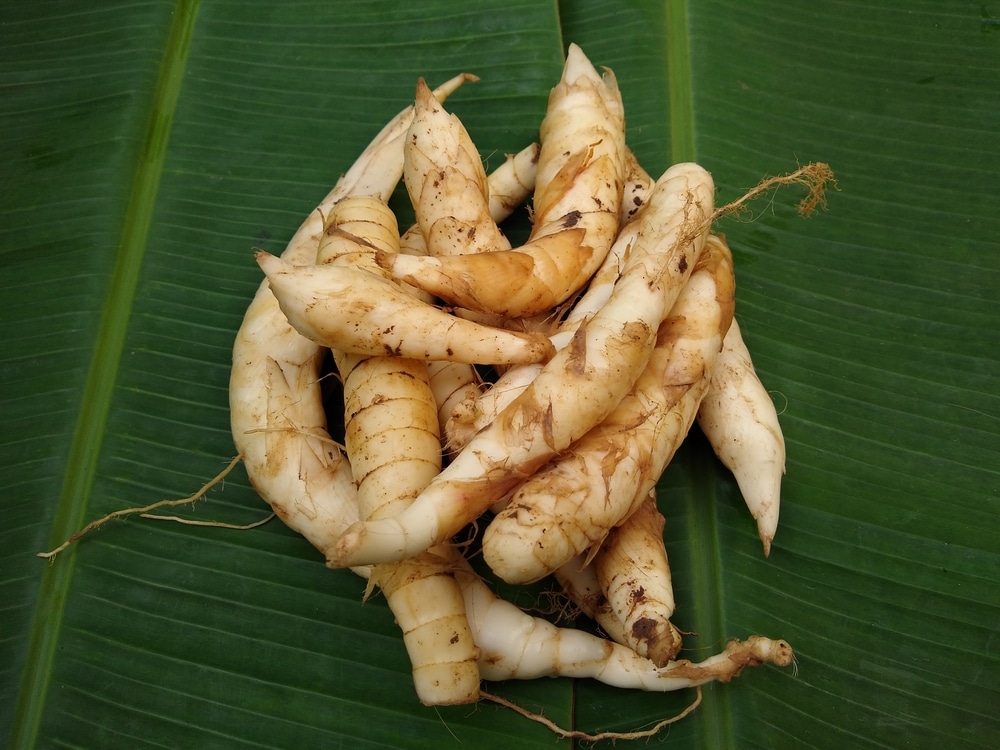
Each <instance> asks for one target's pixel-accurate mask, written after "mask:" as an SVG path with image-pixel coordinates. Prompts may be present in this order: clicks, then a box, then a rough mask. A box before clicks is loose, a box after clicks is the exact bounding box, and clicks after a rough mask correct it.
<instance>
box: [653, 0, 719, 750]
mask: <svg viewBox="0 0 1000 750" xmlns="http://www.w3.org/2000/svg"><path fill="white" fill-rule="evenodd" d="M666 16H667V48H666V56H667V81H668V87H669V89H668V93H669V100H670V146H671V151H670V157H671V162H672V163H674V164H676V163H678V162H687V161H691V162H696V161H697V149H696V145H695V132H696V130H695V111H694V82H693V76H692V69H691V26H690V22H689V18H688V4H687V0H670V2H667V4H666ZM695 454H698V455H695ZM679 458H680V456H679ZM683 458H684V459H685V460H684V461H683V470H684V473H685V475H686V477H687V482H688V492H687V493H686V496H687V502H688V507H687V511H686V514H685V515H686V516H687V517H688V518H689V519H692V522H691V524H690V526H689V534H690V540H689V541H690V543H691V549H692V557H691V566H692V578H693V586H692V596H693V598H694V601H693V602H692V603H691V607H692V611H694V612H697V613H698V620H699V622H700V623H701V626H700V627H699V629H698V633H697V634H695V635H694V637H693V640H694V649H695V650H694V651H693V653H701V654H704V653H710V652H711V650H712V649H713V648H717V647H718V643H719V638H720V636H722V635H724V634H725V627H726V626H725V612H724V610H723V602H722V558H721V556H720V554H719V522H718V518H717V514H716V507H715V502H714V499H715V496H716V492H717V487H716V482H715V470H716V467H715V465H714V460H713V459H712V458H711V457H710V456H708V455H706V453H705V452H704V451H685V452H684V453H683ZM731 711H732V706H731V705H730V702H729V699H728V694H727V693H726V692H724V691H721V690H717V691H714V694H713V695H711V696H710V700H706V701H704V702H703V703H702V705H701V707H700V709H699V711H698V712H697V713H696V714H695V716H694V717H693V718H694V720H696V721H698V722H700V724H701V736H702V737H703V741H704V744H705V747H713V748H725V747H734V746H735V737H734V734H733V726H732V721H731V718H730V717H731V716H732V713H731Z"/></svg>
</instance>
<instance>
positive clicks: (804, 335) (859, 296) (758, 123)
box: [0, 0, 1000, 750]
mask: <svg viewBox="0 0 1000 750" xmlns="http://www.w3.org/2000/svg"><path fill="white" fill-rule="evenodd" d="M570 42H577V43H579V44H580V45H581V46H582V47H583V49H584V51H585V52H586V53H587V54H588V56H589V57H590V58H591V59H592V60H593V61H594V62H595V64H597V65H601V66H608V67H610V68H612V69H613V70H614V71H615V73H616V75H617V78H618V80H619V83H620V86H621V89H622V92H623V95H624V99H625V105H626V112H627V118H628V138H629V142H630V144H631V146H632V148H633V150H634V151H635V152H636V154H637V155H638V157H639V160H640V162H641V163H642V164H643V165H644V166H645V167H646V169H647V170H648V171H649V172H650V173H652V174H659V173H660V172H662V171H663V170H664V169H665V168H666V167H667V166H668V165H669V164H671V163H672V162H675V161H679V160H697V161H698V162H699V163H701V164H703V165H704V166H705V167H706V168H708V169H709V170H710V171H711V172H712V173H713V176H714V178H715V180H716V185H717V194H718V203H719V204H722V203H726V202H729V201H731V200H733V199H735V198H737V197H739V196H740V195H742V194H743V193H744V192H745V191H746V190H747V189H749V188H751V187H753V186H754V185H755V184H756V183H757V182H758V181H759V180H760V179H761V178H762V177H765V176H773V175H776V174H780V173H785V172H789V171H792V170H794V169H795V168H796V167H797V166H799V165H802V164H806V163H808V162H811V161H822V162H826V163H829V164H830V165H831V167H832V168H833V170H834V172H835V173H836V176H837V180H838V187H839V189H838V190H837V191H834V192H830V193H829V194H828V205H827V210H826V211H823V212H818V213H816V214H815V215H813V216H812V217H811V218H807V219H804V218H800V217H799V216H798V215H797V213H796V210H795V205H796V203H797V201H798V200H799V199H800V198H801V197H802V193H801V191H800V190H798V189H797V188H795V187H789V188H782V189H779V190H776V191H772V192H769V193H768V194H767V195H766V196H765V197H764V198H762V199H759V200H758V201H756V202H754V203H752V204H750V205H749V207H748V209H747V210H746V211H744V212H743V213H741V214H739V215H736V216H732V217H730V218H726V219H723V220H721V221H720V222H719V224H718V225H717V227H716V228H717V230H718V231H722V232H724V233H725V234H726V236H727V238H728V240H729V242H730V244H731V246H732V248H733V252H734V256H735V260H736V272H737V317H738V319H739V320H740V322H741V324H742V326H743V330H744V333H745V336H746V339H747V341H748V344H749V346H750V349H751V351H752V352H753V354H754V359H755V363H756V365H757V368H758V372H759V374H760V375H761V378H762V379H763V380H764V381H765V383H766V384H767V386H768V387H769V388H770V389H771V390H772V391H773V393H774V395H775V400H776V402H777V403H778V405H779V408H780V410H781V421H782V425H783V428H784V430H785V436H786V440H787V447H788V461H787V475H786V478H785V483H784V487H783V496H782V512H781V524H780V526H779V531H778V534H777V537H776V539H775V542H774V547H773V549H772V552H771V555H770V557H769V558H767V559H765V558H764V556H763V554H762V551H761V547H760V543H759V541H758V540H757V538H756V532H755V528H754V525H753V522H752V520H751V519H750V516H749V514H748V512H747V511H746V509H745V508H744V507H743V504H742V500H741V498H740V495H739V492H738V489H737V488H736V485H735V482H734V481H733V479H732V478H731V476H729V474H728V473H727V472H726V470H725V469H724V468H723V467H722V466H721V464H719V463H718V461H717V460H716V459H715V458H714V456H713V455H712V453H711V451H710V449H709V448H708V446H707V443H706V441H705V440H704V438H703V437H701V436H700V435H699V434H698V433H697V431H692V434H691V435H690V436H689V439H688V440H687V441H686V443H685V446H684V447H683V449H682V450H681V451H680V453H679V454H678V456H677V457H676V459H675V461H674V462H673V463H672V464H671V466H670V467H669V468H668V470H667V472H666V473H665V474H664V476H663V479H662V480H661V483H660V493H659V494H660V504H661V506H662V508H663V510H664V512H665V514H666V515H667V518H668V524H667V530H666V532H665V533H666V539H667V543H668V549H669V552H670V556H671V563H672V568H673V575H674V582H675V588H676V596H677V600H678V611H677V615H676V622H677V624H678V626H679V627H681V628H682V629H683V630H684V631H686V632H687V633H688V635H687V636H686V641H685V646H686V648H685V651H684V652H683V656H685V657H686V658H691V659H695V660H700V659H702V658H705V657H707V656H709V655H710V654H712V653H715V652H717V651H719V650H721V648H722V647H723V645H724V643H725V642H726V639H728V638H733V637H736V638H742V637H746V636H747V635H749V634H752V633H761V634H764V635H768V636H771V637H775V638H784V639H787V640H788V641H789V642H790V643H791V644H792V645H793V647H794V648H795V651H796V655H797V660H796V664H795V666H794V668H786V669H779V668H777V667H772V666H763V667H759V668H755V669H749V670H747V671H745V672H744V673H743V674H742V675H741V676H740V677H739V678H737V679H735V680H733V681H732V682H730V683H727V684H716V685H710V686H706V687H705V689H704V690H703V697H702V702H701V705H700V706H699V707H698V708H697V710H696V711H694V712H693V713H692V714H691V715H689V716H687V717H686V718H684V719H683V720H681V721H679V722H677V723H675V724H672V725H671V726H670V727H669V728H665V729H663V730H662V731H661V732H660V733H658V734H657V735H656V737H655V738H654V739H653V740H640V742H644V743H645V742H652V743H653V744H658V743H659V742H661V741H662V742H667V743H669V744H670V746H672V747H675V748H695V747H697V748H727V747H731V748H752V747H767V748H845V747H852V748H876V747H898V748H904V747H905V748H924V747H926V748H938V747H942V746H944V747H948V748H951V749H952V750H958V748H987V747H989V748H993V747H997V746H1000V711H998V707H1000V520H998V512H1000V478H998V473H997V466H998V465H1000V450H998V449H1000V439H998V433H1000V388H998V385H997V384H998V379H997V372H998V356H997V351H998V349H1000V347H998V344H1000V339H998V337H997V334H996V326H997V322H998V320H1000V294H998V290H1000V252H998V243H997V237H998V236H1000V219H998V215H1000V214H998V211H997V208H998V205H1000V203H998V197H1000V191H998V189H997V175H998V174H1000V141H998V139H997V137H996V132H997V127H998V125H1000V118H998V115H1000V104H998V102H1000V4H997V3H995V2H992V1H989V2H975V3H973V2H950V3H944V2H940V1H939V0H933V1H932V0H905V1H904V0H891V1H890V2H886V3H869V2H863V1H862V0H830V1H829V2H791V1H790V0H781V1H780V2H764V1H763V0H744V1H743V2H735V1H734V0H729V1H728V2H726V1H725V0H703V1H702V2H695V1H692V2H678V1H674V0H667V1H666V2H663V1H662V0H661V2H630V3H616V4H613V3H607V2H596V1H595V0H585V1H583V2H572V3H570V2H565V3H562V4H558V5H557V4H556V3H553V2H529V1H528V0H506V1H505V2H494V1H488V2H472V3H464V4H462V3H452V2H444V1H443V0H427V1H426V2H400V1H399V0H393V1H391V2H386V1H381V0H373V1H372V2H346V0H343V1H340V2H336V1H333V2H331V1H330V0H326V1H324V0H297V1H296V2H289V3H275V2H263V1H262V0H242V2H235V1H234V0H203V1H202V2H199V1H198V0H176V1H175V2H167V1H166V0H164V2H138V3H137V2H121V0H104V1H103V2H97V3H90V2H82V1H78V2H71V1H68V0H65V1H59V0H33V1H32V2H31V3H28V2H25V1H24V0H21V1H20V2H10V3H5V4H4V7H3V8H0V76H2V77H0V87H2V98H0V114H2V118H0V138H2V144H3V146H2V148H0V158H2V163H0V216H2V223H0V237H2V241H0V253H2V259H3V269H4V272H3V274H2V276H0V287H2V292H0V331H2V352H0V418H2V434H0V444H2V450H0V486H2V487H3V488H4V491H3V496H2V501H0V502H2V512H3V514H4V518H5V521H6V523H5V525H4V527H3V530H2V531H0V602H2V604H0V607H2V615H0V743H2V744H3V745H5V746H9V747H16V748H29V747H39V748H54V747H79V748H154V747H155V748H208V747H211V748H301V747H324V748H337V747H345V748H376V747H396V748H448V747H474V748H494V747H496V748H501V747H502V748H507V747H511V746H514V745H516V746H517V747H522V748H529V747H545V748H550V747H571V746H573V745H574V742H575V743H577V744H579V745H581V746H589V743H586V742H583V741H580V740H573V739H568V738H564V739H558V738H557V737H556V736H554V735H553V734H552V733H551V731H550V730H549V729H548V728H546V727H544V726H542V725H541V724H538V723H535V722H531V721H529V720H527V719H525V718H523V717H521V716H519V715H517V714H515V713H513V712H512V711H510V710H509V709H507V708H503V707H500V706H498V705H496V704H493V703H487V702H481V703H480V704H478V705H475V706H461V707H447V708H428V707H424V706H422V705H420V704H419V702H418V701H417V699H416V697H415V695H414V693H413V690H412V684H411V682H410V676H409V666H408V663H407V659H406V654H405V652H404V650H403V646H402V642H401V639H400V638H399V636H398V633H397V631H396V627H395V625H394V623H393V621H392V617H391V614H390V613H389V610H388V609H387V608H386V607H385V605H384V602H383V601H382V600H381V598H380V597H378V596H375V597H373V598H371V599H369V600H367V601H364V602H363V601H362V594H363V583H362V581H361V580H360V579H359V578H357V577H355V576H353V575H352V574H351V573H350V572H348V571H331V570H329V569H327V568H326V567H325V566H324V564H323V560H322V558H321V557H320V555H319V554H318V553H317V552H316V551H315V550H314V549H313V548H312V547H310V545H309V544H308V543H307V542H305V540H303V539H301V538H300V537H298V536H297V535H295V534H294V533H292V532H291V531H289V530H288V529H286V528H285V527H283V526H282V525H281V524H280V523H278V522H277V521H273V522H271V523H268V524H265V525H263V526H260V527H257V528H254V529H250V530H246V531H232V530H225V529H219V528H204V527H197V526H190V525H181V524H177V523H166V522H162V521H153V520H144V519H140V518H137V517H131V518H129V519H128V520H116V521H112V522H109V523H107V524H105V525H103V526H102V527H100V528H99V529H97V530H95V531H93V532H92V533H90V534H88V535H87V536H85V537H83V538H82V539H81V540H80V541H79V542H78V543H76V544H74V545H73V546H71V547H69V548H68V549H66V550H65V551H64V552H62V553H60V554H59V555H58V556H56V557H55V558H54V559H52V560H50V561H46V560H43V559H41V558H40V557H38V556H37V553H38V552H41V551H44V550H48V549H51V548H53V547H55V546H56V545H58V544H59V543H60V542H62V541H63V540H65V539H66V538H67V537H69V536H70V535H71V534H73V533H74V532H75V531H76V530H77V529H79V528H81V527H83V526H84V525H85V524H87V523H88V522H90V521H92V520H94V519H96V518H99V517H101V516H103V515H104V514H107V513H110V512H112V511H115V510H119V509H123V508H129V507H135V506H142V505H146V504H149V503H152V502H155V501H157V500H160V499H163V498H180V497H184V496H187V495H189V494H191V493H192V492H194V491H195V490H197V489H198V488H199V487H200V486H201V485H202V484H203V483H204V482H205V481H206V480H207V479H209V478H210V477H212V476H214V475H215V474H217V473H218V472H219V471H220V470H221V469H222V468H223V467H224V466H225V465H226V463H227V462H228V461H229V459H230V458H231V457H232V456H233V454H234V448H233V444H232V439H231V436H230V434H229V415H228V402H227V384H228V376H229V364H230V351H231V346H232V341H233V337H234V334H235V332H236V329H237V328H238V326H239V324H240V321H241V318H242V314H243V311H244V310H245V308H246V305H247V303H248V301H249V299H250V297H251V296H252V294H253V291H254V289H255V287H256V286H257V284H258V283H259V281H260V272H259V270H258V268H257V266H256V264H255V263H254V262H253V248H257V247H260V248H264V249H266V250H269V251H271V252H280V251H281V250H282V249H283V247H284V244H285V242H286V241H287V240H288V238H289V237H290V236H291V234H292V233H293V232H294V231H295V229H296V228H297V227H298V225H299V223H300V222H301V221H302V219H303V218H304V217H305V216H306V215H307V214H308V212H309V211H310V210H311V209H312V208H313V206H315V204H316V203H317V202H318V201H319V199H320V198H322V197H323V195H325V193H326V192H327V190H328V189H329V188H330V187H331V186H332V185H333V183H334V182H335V181H336V179H337V176H338V175H339V174H340V173H341V172H343V171H344V170H346V169H347V168H348V167H349V166H350V164H351V162H352V161H353V159H354V157H355V156H356V155H357V154H358V153H359V152H360V150H361V149H362V148H363V147H364V146H365V145H366V144H367V142H368V141H369V140H370V139H371V137H372V136H373V135H374V134H375V133H376V132H377V131H378V129H379V128H380V127H381V126H382V124H384V123H385V122H386V121H387V120H388V119H389V118H390V117H391V116H392V115H394V114H395V113H396V112H397V111H399V110H400V109H402V108H403V107H404V106H406V105H407V104H408V103H409V101H410V100H411V98H412V95H413V87H414V83H415V81H416V79H417V77H418V76H424V77H425V78H426V79H427V80H428V81H429V82H431V83H432V84H436V83H439V82H441V81H443V80H445V79H446V78H449V77H451V76H452V75H454V74H455V73H457V72H460V71H468V72H472V73H475V74H477V75H479V76H480V77H481V81H480V82H479V83H476V84H474V85H473V84H468V85H466V86H465V87H463V88H462V89H461V90H459V91H458V92H457V93H456V94H454V95H453V97H452V98H451V99H450V100H449V104H448V108H449V109H450V110H451V111H454V112H455V113H456V114H458V115H459V116H460V117H461V118H462V119H463V121H464V122H465V123H466V126H467V127H468V129H469V131H470V132H471V134H472V136H473V138H474V139H475V140H476V143H477V146H478V147H479V149H480V151H481V153H482V155H483V157H484V159H485V160H486V161H487V163H492V164H496V163H498V162H499V160H500V159H501V158H502V155H503V154H504V153H505V152H513V151H516V150H518V149H520V148H521V147H523V146H525V145H527V144H528V143H529V142H531V141H532V140H534V139H535V138H536V137H537V129H538V124H539V122H540V120H541V116H542V114H543V112H544V107H545V102H546V98H547V94H548V90H549V88H550V87H551V86H552V85H554V83H555V81H556V80H557V79H558V76H559V72H560V69H561V63H562V59H563V53H564V49H565V46H566V45H567V44H568V43H570ZM397 197H398V196H397ZM400 210H401V212H403V213H405V210H406V209H405V206H404V207H402V208H401V209H400ZM180 512H182V511H181V510H180V509H179V510H178V513H180ZM266 513H267V508H266V506H265V505H264V504H263V502H262V501H260V499H259V498H258V497H257V496H256V495H255V493H254V492H253V490H252V489H251V488H250V486H249V483H248V481H247V479H246V475H245V473H242V468H238V469H237V470H236V471H235V472H234V473H233V474H232V475H231V476H230V477H229V478H228V479H227V480H226V481H225V483H224V485H221V486H219V487H216V488H214V489H213V490H211V491H210V492H209V494H208V496H207V498H206V499H204V500H202V501H200V502H199V504H198V505H197V506H196V508H195V510H194V511H187V512H186V515H187V516H188V517H190V518H196V519H199V520H215V521H222V522H227V523H232V524H248V523H251V522H254V521H257V520H260V519H262V518H263V517H265V515H266ZM536 594H537V592H532V591H526V592H520V593H512V594H511V595H512V596H515V595H516V596H517V601H518V603H520V604H522V605H524V606H531V605H532V604H534V603H535V599H536ZM489 688H490V689H491V690H493V691H495V692H497V693H500V694H502V695H503V696H505V697H507V698H509V699H511V700H513V701H515V702H517V703H518V704H520V705H522V706H524V707H525V708H527V709H529V710H531V711H534V712H538V713H542V714H544V715H545V716H546V717H548V718H550V719H551V720H553V721H554V722H556V723H557V724H559V725H560V726H562V727H565V728H569V729H576V730H579V731H583V732H588V733H596V732H605V731H618V732H628V731H633V730H641V729H644V728H648V727H650V726H652V725H653V724H654V723H655V722H656V721H658V720H660V719H663V718H666V717H669V716H673V715H676V714H679V713H681V712H682V711H683V710H684V709H685V707H687V706H688V705H690V704H691V703H692V701H693V700H694V697H695V696H694V693H693V691H690V690H688V691H683V692H679V693H671V694H666V695H661V694H648V693H636V692H634V691H625V690H619V689H615V688H611V687H607V686H604V685H601V684H598V683H594V682H592V681H589V680H582V681H573V680H569V679H544V680H538V681H530V682H509V683H505V684H499V685H489ZM598 745H599V746H605V745H607V746H610V741H602V742H600V743H598Z"/></svg>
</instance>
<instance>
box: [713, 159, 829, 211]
mask: <svg viewBox="0 0 1000 750" xmlns="http://www.w3.org/2000/svg"><path fill="white" fill-rule="evenodd" d="M827 183H831V184H832V185H833V187H834V189H837V180H836V179H835V178H834V176H833V170H832V169H830V165H829V164H825V163H824V162H821V161H817V162H812V163H811V164H806V165H805V166H804V167H800V168H799V169H796V170H795V171H794V172H790V173H789V174H784V175H780V176H778V177H770V178H767V179H764V180H761V181H760V182H759V183H757V186H756V187H755V188H752V189H751V190H749V191H747V192H746V193H745V194H744V195H743V196H742V197H740V198H737V199H736V200H734V201H733V202H732V203H727V204H726V205H725V206H722V207H721V208H717V209H716V210H715V213H713V214H712V221H713V222H714V221H715V220H716V219H718V218H720V217H722V216H725V215H727V214H731V213H734V212H736V211H739V210H740V209H741V208H742V207H743V205H744V204H745V203H747V202H749V201H751V200H753V199H754V198H756V197H757V196H758V195H760V194H761V193H766V192H767V191H768V190H770V189H771V188H775V187H779V186H781V185H795V184H797V185H805V186H806V188H808V190H809V192H808V194H807V195H806V197H805V198H803V199H802V200H801V201H799V215H800V216H809V215H810V214H811V213H812V212H813V211H815V210H816V208H817V207H818V208H826V186H827Z"/></svg>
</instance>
